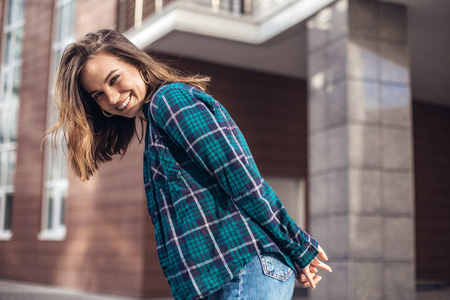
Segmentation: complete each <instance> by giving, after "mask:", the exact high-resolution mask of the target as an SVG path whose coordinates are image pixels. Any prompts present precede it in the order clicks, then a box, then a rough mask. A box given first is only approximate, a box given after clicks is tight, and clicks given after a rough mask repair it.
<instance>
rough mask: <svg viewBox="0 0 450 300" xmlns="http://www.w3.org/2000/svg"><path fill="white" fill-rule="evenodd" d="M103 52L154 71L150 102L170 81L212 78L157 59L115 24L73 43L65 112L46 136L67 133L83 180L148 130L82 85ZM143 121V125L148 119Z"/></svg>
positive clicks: (65, 72) (62, 75)
mask: <svg viewBox="0 0 450 300" xmlns="http://www.w3.org/2000/svg"><path fill="white" fill-rule="evenodd" d="M100 53H107V54H111V55H114V56H116V57H117V58H119V59H121V60H123V61H124V62H126V63H129V64H131V65H133V66H135V67H136V68H137V69H138V70H141V71H143V72H145V73H146V74H147V75H148V79H149V81H150V83H149V88H148V91H147V95H146V102H147V101H149V99H150V97H151V95H152V93H153V92H154V91H155V90H156V89H157V88H158V87H159V86H161V85H162V84H164V83H171V82H184V83H187V84H190V85H193V86H195V87H197V88H200V89H202V90H205V89H206V86H207V84H208V82H209V80H210V79H209V77H205V76H200V75H189V76H188V75H183V74H181V72H179V71H178V70H175V69H173V68H171V67H169V66H167V65H165V64H163V63H161V62H157V61H156V60H155V59H153V58H152V57H150V56H149V55H148V54H147V53H145V52H144V51H142V50H140V49H139V48H137V47H136V46H135V45H134V44H133V43H131V42H130V41H129V40H128V39H127V38H126V37H124V36H123V35H122V34H120V33H118V32H116V31H114V30H110V29H102V30H99V31H97V32H95V33H88V34H86V35H85V36H84V37H83V38H81V39H80V40H78V41H77V42H75V43H73V44H70V45H69V46H67V47H66V49H65V50H64V53H63V55H62V57H61V61H60V64H59V68H58V71H57V74H56V79H55V89H54V98H55V101H56V106H57V107H58V110H59V114H58V118H57V121H56V122H55V124H54V125H53V126H52V127H51V128H50V129H49V130H48V131H47V132H46V135H45V138H46V137H47V136H49V135H51V138H52V144H53V145H56V142H57V136H58V135H59V134H58V133H59V132H62V133H63V137H64V139H65V141H66V143H67V151H68V160H69V164H70V166H71V168H72V170H73V171H74V173H75V174H76V175H77V176H78V177H79V178H80V179H81V180H82V181H87V180H88V179H89V177H91V176H92V175H93V174H95V172H96V171H97V169H98V167H99V164H100V163H102V162H106V161H110V160H111V159H112V155H114V154H121V155H124V154H125V152H126V151H127V149H128V145H129V144H130V142H131V140H132V139H133V137H134V136H135V135H136V136H137V137H138V139H139V141H141V140H142V131H141V133H140V135H139V134H138V132H137V129H136V128H137V127H136V118H125V117H120V116H114V117H111V118H107V117H106V116H104V115H103V114H102V110H101V108H100V106H98V104H97V103H96V102H95V101H93V100H92V98H91V96H90V95H89V94H88V93H87V92H86V91H85V90H84V89H83V87H82V86H81V81H80V76H81V74H82V72H83V70H84V68H85V67H86V64H87V62H88V61H89V60H90V59H91V58H92V57H93V56H95V55H98V54H100ZM140 121H141V125H142V122H143V120H142V119H140ZM45 138H44V139H45Z"/></svg>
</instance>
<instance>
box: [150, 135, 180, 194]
mask: <svg viewBox="0 0 450 300" xmlns="http://www.w3.org/2000/svg"><path fill="white" fill-rule="evenodd" d="M144 155H145V156H146V158H147V163H148V172H149V174H148V177H149V180H150V181H151V182H152V183H153V185H154V186H155V188H157V189H158V188H162V187H165V186H167V185H169V184H170V182H172V181H176V180H178V178H179V177H180V176H181V172H180V168H179V167H178V163H177V162H176V161H175V159H174V158H173V155H172V154H171V152H170V150H169V148H168V147H167V146H165V145H164V141H162V140H161V139H158V140H157V141H155V143H154V144H151V145H150V146H149V147H148V148H147V149H146V150H145V151H144Z"/></svg>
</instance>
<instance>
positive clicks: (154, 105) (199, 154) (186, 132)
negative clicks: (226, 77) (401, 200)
mask: <svg viewBox="0 0 450 300" xmlns="http://www.w3.org/2000/svg"><path fill="white" fill-rule="evenodd" d="M150 112H151V116H152V118H153V119H154V121H155V122H156V124H158V126H159V127H161V128H162V129H164V131H165V132H166V133H167V134H168V135H169V136H170V137H171V138H172V139H173V140H174V141H175V142H176V143H177V144H179V145H180V146H181V147H182V148H184V149H185V151H186V152H187V153H188V155H189V156H190V157H191V158H192V159H193V160H194V161H196V162H197V163H199V164H200V165H201V166H202V167H203V168H204V169H205V170H206V171H207V172H208V173H209V174H210V176H212V177H213V178H214V179H215V180H216V181H217V182H218V183H219V184H220V185H221V186H222V188H223V189H224V190H225V191H226V193H227V194H228V195H229V197H230V198H231V199H232V200H233V201H234V202H235V203H236V205H237V206H238V207H239V208H240V209H242V210H243V211H245V212H246V213H247V214H248V215H249V216H250V217H251V218H253V219H254V220H255V221H256V222H257V223H258V224H260V226H261V227H263V228H264V230H265V231H266V232H267V233H268V234H270V236H271V238H272V239H273V240H274V242H275V243H276V244H277V245H278V247H279V248H280V249H281V250H282V251H283V253H284V254H286V255H288V256H289V257H290V258H291V259H292V260H293V261H294V262H295V263H297V265H298V266H299V267H300V268H304V267H306V266H307V265H308V264H310V262H311V261H312V260H313V259H314V257H315V256H316V255H317V254H318V250H317V248H318V243H317V241H316V240H314V239H313V238H312V237H310V236H309V234H308V233H306V232H305V231H303V230H302V229H301V228H300V227H299V226H298V225H297V224H296V223H295V222H294V221H293V220H292V219H291V218H290V217H289V215H288V214H287V212H286V210H285V209H284V207H283V205H282V203H281V201H280V200H279V199H278V197H277V196H276V194H275V192H274V191H273V189H272V188H271V187H270V186H269V185H268V184H267V183H266V182H265V181H264V179H263V178H262V177H261V175H260V173H259V171H258V169H257V167H256V164H255V163H254V160H253V158H252V156H251V153H250V150H249V148H248V146H247V143H246V141H245V139H244V137H243V135H242V133H241V132H240V130H239V128H238V127H237V126H236V124H235V123H234V121H233V120H232V119H231V117H230V116H229V114H228V112H227V111H226V110H225V108H224V107H223V106H222V105H221V104H220V103H219V102H217V101H216V100H215V99H214V98H213V97H212V96H210V95H209V94H207V93H205V92H202V91H200V90H198V89H196V88H193V87H190V86H187V85H184V84H180V83H177V84H170V85H167V86H165V87H163V88H161V89H160V90H159V91H158V92H157V93H156V94H155V96H154V97H153V99H152V102H151V104H150Z"/></svg>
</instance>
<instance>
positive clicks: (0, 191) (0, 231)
mask: <svg viewBox="0 0 450 300" xmlns="http://www.w3.org/2000/svg"><path fill="white" fill-rule="evenodd" d="M24 9H25V7H24ZM8 12H9V6H8V2H5V4H4V6H3V18H2V22H4V24H3V25H4V27H3V30H2V32H1V40H2V43H1V45H2V47H1V49H0V67H1V74H0V84H1V85H2V86H1V87H0V88H1V89H0V97H4V96H5V95H3V92H2V90H3V82H4V78H5V75H6V74H9V76H10V77H11V78H12V80H14V76H11V74H12V75H14V74H13V73H12V72H13V70H14V69H15V68H21V67H22V59H21V58H20V59H16V58H15V57H13V59H12V60H11V61H9V63H8V65H6V66H5V65H4V64H3V60H4V58H5V57H4V56H5V54H6V53H5V52H6V48H5V47H6V35H7V33H8V32H12V33H13V34H12V36H11V37H12V40H14V37H15V36H14V35H15V34H16V33H15V31H16V30H18V29H20V28H22V30H24V27H25V19H23V20H20V21H13V22H12V24H7V22H8ZM24 18H25V16H24ZM13 45H14V47H15V46H16V44H15V43H14V44H13ZM21 47H23V45H21ZM14 50H15V49H14V48H11V53H15V52H14ZM10 59H11V57H10ZM7 89H8V90H7V91H6V95H8V94H10V92H11V89H12V85H9V86H8V87H7ZM19 102H20V99H19ZM19 102H17V103H2V104H1V106H2V107H1V108H2V110H7V109H11V110H14V109H18V106H19ZM8 106H12V107H8ZM7 126H10V124H8V125H7ZM7 132H8V134H11V132H10V131H9V130H8V131H7ZM0 150H1V151H0V155H3V154H4V153H6V152H7V151H10V150H17V143H16V142H9V143H2V144H0ZM0 159H1V158H0ZM8 163H9V162H8ZM16 163H17V161H16ZM2 167H3V170H0V176H2V177H3V178H0V182H5V183H6V181H7V177H8V176H9V174H8V172H7V170H8V166H7V165H4V166H2ZM5 170H6V172H5ZM15 171H16V170H14V173H15ZM7 194H13V195H14V186H13V185H6V186H0V195H1V196H0V241H9V240H11V239H12V236H13V234H12V230H11V229H4V228H3V225H4V221H5V212H6V195H7ZM13 201H14V200H13Z"/></svg>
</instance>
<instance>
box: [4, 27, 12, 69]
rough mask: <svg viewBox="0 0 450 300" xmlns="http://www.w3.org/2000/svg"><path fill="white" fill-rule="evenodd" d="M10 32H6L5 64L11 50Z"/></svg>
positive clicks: (7, 61) (8, 59)
mask: <svg viewBox="0 0 450 300" xmlns="http://www.w3.org/2000/svg"><path fill="white" fill-rule="evenodd" d="M12 47H13V43H12V32H8V33H6V46H5V48H6V49H5V64H6V65H7V64H8V63H9V61H10V56H11V51H12Z"/></svg>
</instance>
